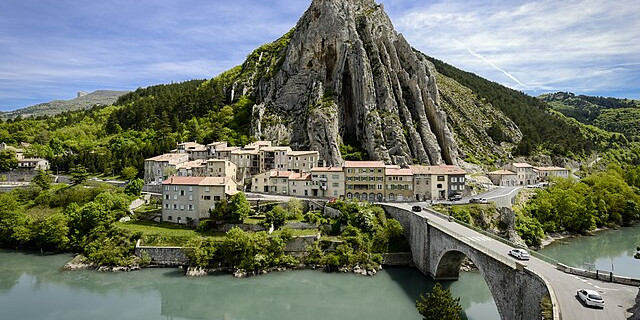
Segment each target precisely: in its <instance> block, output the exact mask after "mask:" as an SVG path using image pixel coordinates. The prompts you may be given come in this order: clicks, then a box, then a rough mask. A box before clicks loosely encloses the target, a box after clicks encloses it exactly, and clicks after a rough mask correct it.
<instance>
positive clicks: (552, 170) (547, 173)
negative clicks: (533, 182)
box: [533, 167, 569, 181]
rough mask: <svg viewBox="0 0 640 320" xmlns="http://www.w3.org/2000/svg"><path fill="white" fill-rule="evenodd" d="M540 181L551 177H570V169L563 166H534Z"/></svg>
mask: <svg viewBox="0 0 640 320" xmlns="http://www.w3.org/2000/svg"><path fill="white" fill-rule="evenodd" d="M533 171H534V172H535V173H536V175H537V176H538V181H549V179H551V178H565V179H567V178H569V169H567V168H561V167H534V168H533Z"/></svg>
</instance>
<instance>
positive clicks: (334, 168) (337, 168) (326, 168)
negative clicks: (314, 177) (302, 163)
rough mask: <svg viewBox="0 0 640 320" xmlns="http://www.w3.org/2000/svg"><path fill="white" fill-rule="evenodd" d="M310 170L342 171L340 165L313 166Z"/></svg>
mask: <svg viewBox="0 0 640 320" xmlns="http://www.w3.org/2000/svg"><path fill="white" fill-rule="evenodd" d="M311 172H342V167H315V168H311Z"/></svg>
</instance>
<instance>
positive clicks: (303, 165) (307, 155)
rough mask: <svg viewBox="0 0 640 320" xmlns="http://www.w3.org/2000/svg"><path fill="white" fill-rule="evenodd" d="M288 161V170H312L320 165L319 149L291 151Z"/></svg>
mask: <svg viewBox="0 0 640 320" xmlns="http://www.w3.org/2000/svg"><path fill="white" fill-rule="evenodd" d="M287 156H288V157H289V159H288V162H287V165H288V166H287V168H286V169H287V170H290V171H295V172H310V171H311V169H313V168H315V167H317V166H318V158H320V153H318V151H289V153H288V154H287Z"/></svg>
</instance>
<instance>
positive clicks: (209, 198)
mask: <svg viewBox="0 0 640 320" xmlns="http://www.w3.org/2000/svg"><path fill="white" fill-rule="evenodd" d="M202 200H207V201H208V200H211V196H203V197H202Z"/></svg>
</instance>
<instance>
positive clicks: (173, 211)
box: [162, 176, 238, 225]
mask: <svg viewBox="0 0 640 320" xmlns="http://www.w3.org/2000/svg"><path fill="white" fill-rule="evenodd" d="M162 185H163V188H162V221H165V222H171V223H178V224H190V225H197V224H198V223H199V221H200V219H202V218H208V217H209V210H211V209H213V208H215V206H216V203H217V202H218V201H220V200H222V199H225V198H227V197H229V196H232V195H234V194H236V193H237V192H238V191H237V187H236V183H235V181H233V179H231V178H228V177H225V178H218V177H176V176H171V177H170V178H168V179H167V180H165V181H164V182H163V183H162Z"/></svg>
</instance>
